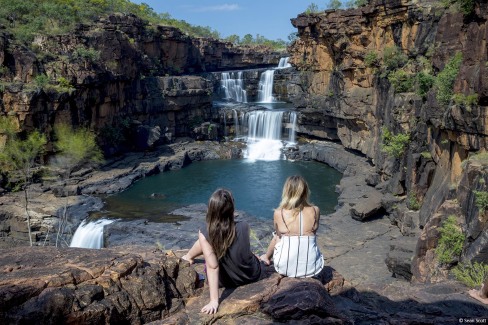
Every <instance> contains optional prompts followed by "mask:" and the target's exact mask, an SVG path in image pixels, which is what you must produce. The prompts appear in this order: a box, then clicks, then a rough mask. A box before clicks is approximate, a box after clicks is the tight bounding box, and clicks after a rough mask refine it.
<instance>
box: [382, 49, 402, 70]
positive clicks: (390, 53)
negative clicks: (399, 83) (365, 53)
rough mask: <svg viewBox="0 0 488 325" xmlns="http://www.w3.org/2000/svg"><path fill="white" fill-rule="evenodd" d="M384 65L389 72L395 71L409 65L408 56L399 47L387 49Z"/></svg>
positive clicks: (384, 52) (384, 55)
mask: <svg viewBox="0 0 488 325" xmlns="http://www.w3.org/2000/svg"><path fill="white" fill-rule="evenodd" d="M383 63H384V65H385V67H386V68H387V69H388V70H395V69H397V68H401V67H403V66H404V65H405V64H406V63H407V56H406V55H405V54H404V53H403V52H402V51H401V50H400V49H399V48H398V47H397V46H390V47H386V48H385V50H384V51H383Z"/></svg>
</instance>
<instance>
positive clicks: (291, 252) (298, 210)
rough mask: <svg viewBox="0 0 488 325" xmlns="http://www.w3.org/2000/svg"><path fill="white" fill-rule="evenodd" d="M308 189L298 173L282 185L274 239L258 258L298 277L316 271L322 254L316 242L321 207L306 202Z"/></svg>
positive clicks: (308, 275)
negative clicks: (264, 252)
mask: <svg viewBox="0 0 488 325" xmlns="http://www.w3.org/2000/svg"><path fill="white" fill-rule="evenodd" d="M309 197H310V190H309V188H308V184H307V182H306V181H305V179H303V177H301V176H297V175H295V176H290V177H288V179H287V180H286V182H285V185H284V186H283V193H282V196H281V203H280V205H279V206H278V208H276V209H275V211H274V216H273V219H274V228H275V232H274V233H273V239H272V240H271V242H270V244H269V247H268V250H267V252H266V254H263V255H262V256H261V257H260V259H261V260H262V261H263V262H264V263H265V264H267V265H269V264H271V261H270V259H271V257H273V264H274V268H275V270H276V272H278V273H280V274H281V275H284V276H289V277H295V278H301V277H312V276H314V275H318V274H319V273H320V271H321V270H322V269H323V267H324V258H323V256H322V253H321V252H320V250H319V248H318V246H317V237H316V232H317V229H318V228H319V218H320V210H319V208H318V207H317V206H314V205H312V204H311V203H310V202H309Z"/></svg>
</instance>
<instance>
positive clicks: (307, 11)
mask: <svg viewBox="0 0 488 325" xmlns="http://www.w3.org/2000/svg"><path fill="white" fill-rule="evenodd" d="M319 11H320V10H319V6H318V5H317V4H316V3H313V2H312V3H311V4H309V5H308V7H307V9H305V14H307V15H310V14H316V13H318V12H319Z"/></svg>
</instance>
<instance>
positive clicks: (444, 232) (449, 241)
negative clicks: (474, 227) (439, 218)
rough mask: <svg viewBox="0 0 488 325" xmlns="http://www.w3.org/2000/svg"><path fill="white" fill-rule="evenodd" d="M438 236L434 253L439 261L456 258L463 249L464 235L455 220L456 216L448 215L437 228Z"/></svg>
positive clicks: (450, 261) (446, 261)
mask: <svg viewBox="0 0 488 325" xmlns="http://www.w3.org/2000/svg"><path fill="white" fill-rule="evenodd" d="M439 232H440V237H439V242H438V243H437V247H436V249H435V253H436V255H437V258H438V260H439V262H440V263H446V264H447V263H452V262H453V261H454V260H455V259H458V258H459V256H460V255H461V251H462V249H463V243H464V239H465V236H464V234H463V232H462V230H461V229H460V228H459V226H458V225H457V222H456V217H455V216H453V215H451V216H449V217H448V218H447V219H446V220H445V221H444V223H443V224H442V226H441V227H440V228H439Z"/></svg>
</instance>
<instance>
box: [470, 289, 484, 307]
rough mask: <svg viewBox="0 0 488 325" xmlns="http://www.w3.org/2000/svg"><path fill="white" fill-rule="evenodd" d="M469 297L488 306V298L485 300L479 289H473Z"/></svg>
mask: <svg viewBox="0 0 488 325" xmlns="http://www.w3.org/2000/svg"><path fill="white" fill-rule="evenodd" d="M468 293H469V295H470V296H471V297H473V298H474V299H476V300H478V301H480V302H482V303H484V304H485V305H488V298H483V297H482V296H481V294H480V290H477V289H472V290H469V291H468Z"/></svg>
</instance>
